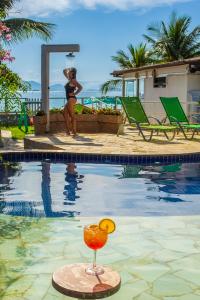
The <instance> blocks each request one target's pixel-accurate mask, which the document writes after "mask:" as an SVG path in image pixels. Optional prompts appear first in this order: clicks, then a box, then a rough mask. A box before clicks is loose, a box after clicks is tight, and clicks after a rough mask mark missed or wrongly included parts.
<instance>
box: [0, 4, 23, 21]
mask: <svg viewBox="0 0 200 300" xmlns="http://www.w3.org/2000/svg"><path fill="white" fill-rule="evenodd" d="M17 1H19V0H1V1H0V14H1V15H2V17H3V18H5V17H6V16H7V14H8V11H9V10H10V9H11V8H12V7H13V6H14V4H15V2H17Z"/></svg>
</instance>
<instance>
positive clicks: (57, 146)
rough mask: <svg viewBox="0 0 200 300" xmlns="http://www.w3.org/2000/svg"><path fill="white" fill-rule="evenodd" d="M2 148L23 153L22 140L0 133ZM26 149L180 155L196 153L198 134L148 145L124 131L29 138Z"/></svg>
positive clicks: (199, 145)
mask: <svg viewBox="0 0 200 300" xmlns="http://www.w3.org/2000/svg"><path fill="white" fill-rule="evenodd" d="M2 136H3V140H4V145H5V147H4V148H2V149H0V151H8V150H13V151H23V150H24V145H23V141H15V140H12V139H11V136H10V134H9V133H8V132H6V131H3V132H2ZM24 143H25V148H26V149H29V150H30V149H37V150H38V149H39V150H45V151H46V150H58V151H66V152H73V153H98V154H129V155H131V154H132V155H133V154H181V153H195V152H200V135H199V136H197V137H196V139H195V140H193V141H188V140H185V139H184V137H183V136H182V135H181V134H180V135H179V136H178V137H177V138H176V139H175V140H174V141H171V142H169V141H167V140H166V139H165V138H164V137H162V136H158V137H157V136H156V137H155V138H154V140H153V141H152V142H145V141H143V139H142V137H141V136H139V135H138V133H137V131H134V130H131V129H130V128H126V131H125V134H124V135H120V136H119V137H117V136H116V135H114V134H103V133H102V134H100V133H98V134H80V135H78V136H77V137H76V138H73V137H72V136H66V135H65V134H54V135H45V136H33V135H30V136H28V137H27V138H26V139H25V142H24Z"/></svg>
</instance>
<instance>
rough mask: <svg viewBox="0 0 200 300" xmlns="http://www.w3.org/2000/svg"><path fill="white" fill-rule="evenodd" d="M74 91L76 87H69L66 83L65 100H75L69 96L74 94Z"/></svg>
mask: <svg viewBox="0 0 200 300" xmlns="http://www.w3.org/2000/svg"><path fill="white" fill-rule="evenodd" d="M75 89H76V87H75V86H71V85H70V82H68V83H67V84H66V85H65V92H66V98H67V100H69V99H70V98H75V99H76V96H75V95H73V96H72V95H71V94H74V91H75Z"/></svg>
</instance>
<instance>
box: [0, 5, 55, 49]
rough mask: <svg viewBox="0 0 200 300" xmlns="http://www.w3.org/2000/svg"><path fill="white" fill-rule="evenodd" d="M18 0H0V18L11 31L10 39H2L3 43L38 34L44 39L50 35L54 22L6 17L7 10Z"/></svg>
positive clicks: (47, 38)
mask: <svg viewBox="0 0 200 300" xmlns="http://www.w3.org/2000/svg"><path fill="white" fill-rule="evenodd" d="M17 1H18V0H1V1H0V19H1V20H3V22H4V24H5V25H6V26H7V27H9V28H10V30H11V32H12V41H9V40H6V38H5V39H4V42H5V43H10V42H18V41H22V40H24V39H28V38H30V37H32V36H38V37H40V38H42V39H44V40H49V39H50V38H51V37H52V32H53V29H54V26H55V25H54V24H51V23H45V22H38V21H34V20H31V19H26V18H8V19H7V17H8V14H9V11H10V10H11V9H12V8H13V7H14V4H15V3H16V2H17Z"/></svg>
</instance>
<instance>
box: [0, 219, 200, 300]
mask: <svg viewBox="0 0 200 300" xmlns="http://www.w3.org/2000/svg"><path fill="white" fill-rule="evenodd" d="M94 221H98V220H97V219H95V220H94V219H91V218H79V219H71V220H69V219H29V218H19V217H18V218H14V217H9V216H1V217H0V227H1V228H0V229H1V237H0V253H1V274H0V278H1V294H0V295H1V299H2V300H36V299H37V300H55V299H58V300H59V299H63V300H64V299H66V300H67V299H71V298H68V297H64V296H62V295H61V294H59V293H58V292H56V291H55V290H54V289H53V288H52V286H51V276H52V272H53V271H54V270H56V269H57V268H59V267H60V266H62V265H64V264H68V263H74V262H90V261H91V259H92V251H91V250H90V249H89V248H87V247H86V246H85V245H84V243H83V240H82V235H83V234H82V233H83V226H84V225H85V224H88V223H91V222H94ZM115 221H116V223H117V230H116V233H114V234H113V235H112V236H110V237H109V241H108V243H107V245H106V246H105V248H103V249H101V250H99V253H98V256H97V258H98V262H99V263H103V264H106V265H111V266H112V267H113V268H114V269H115V270H117V271H119V272H120V274H121V277H122V286H121V290H120V291H119V292H118V293H117V294H115V295H113V296H112V297H110V298H109V299H113V300H114V299H115V300H121V299H126V300H131V299H135V300H158V299H159V300H161V299H162V300H199V299H200V239H199V237H200V217H198V216H195V217H162V218H160V217H158V218H156V217H154V218H143V217H135V218H124V217H122V218H115Z"/></svg>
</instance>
